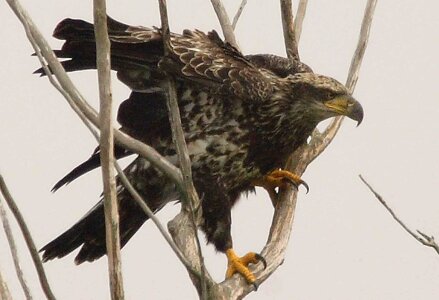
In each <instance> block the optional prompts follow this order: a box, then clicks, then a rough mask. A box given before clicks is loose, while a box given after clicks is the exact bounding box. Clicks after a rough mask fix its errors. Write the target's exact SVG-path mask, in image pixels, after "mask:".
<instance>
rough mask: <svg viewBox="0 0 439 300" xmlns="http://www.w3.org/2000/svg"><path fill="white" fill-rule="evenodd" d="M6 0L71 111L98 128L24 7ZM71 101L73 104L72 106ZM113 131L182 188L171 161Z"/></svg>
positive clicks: (94, 115)
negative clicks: (51, 74)
mask: <svg viewBox="0 0 439 300" xmlns="http://www.w3.org/2000/svg"><path fill="white" fill-rule="evenodd" d="M7 1H8V3H9V5H10V7H11V8H12V10H13V11H14V13H15V14H16V15H17V17H18V19H19V20H20V21H21V23H22V24H23V26H24V29H25V31H26V34H27V37H28V38H29V41H30V42H31V44H32V46H33V47H34V48H36V49H38V50H39V51H37V50H36V53H37V54H41V55H42V56H43V57H44V60H46V61H47V63H48V64H49V66H50V70H51V72H52V73H53V74H54V75H55V77H56V79H57V80H58V84H59V87H60V88H62V89H63V90H64V92H62V95H63V96H65V97H66V100H67V101H69V104H70V105H71V106H72V107H74V106H76V107H77V109H74V110H75V112H78V110H80V111H81V112H82V114H83V115H84V116H85V117H86V118H87V119H89V120H90V121H91V122H92V124H93V125H94V126H96V127H97V128H99V126H100V124H99V117H98V114H97V112H96V111H95V110H94V109H93V107H91V106H90V105H89V104H88V103H87V102H86V101H85V100H84V97H83V96H82V95H81V94H80V92H79V91H78V90H77V89H76V87H75V86H74V84H73V82H72V81H71V80H70V78H69V77H68V75H67V74H66V72H65V71H64V68H63V67H62V65H61V64H60V62H59V61H58V59H57V58H56V56H55V54H54V53H53V51H52V49H51V48H50V46H49V44H48V43H47V41H46V40H45V39H44V37H43V36H42V34H41V33H40V32H39V30H38V28H37V27H36V26H35V24H34V23H33V21H32V19H31V18H30V16H29V14H28V13H27V12H26V11H25V10H24V8H23V7H22V6H21V4H20V3H19V1H18V0H7ZM43 67H44V65H43ZM47 74H50V73H47ZM55 87H56V86H55ZM72 104H74V106H73V105H72ZM113 130H114V139H115V140H116V141H117V143H118V144H120V145H121V146H123V147H124V148H126V149H128V150H131V151H133V152H134V153H137V154H139V155H140V156H142V157H144V158H145V159H147V160H148V161H149V162H151V164H152V165H153V166H154V167H156V168H157V169H159V170H160V171H161V172H163V173H164V174H165V175H166V176H168V177H169V178H170V179H171V180H173V181H174V182H175V183H176V184H177V186H179V187H180V188H183V177H182V175H181V172H180V170H179V169H178V168H177V167H175V166H174V165H173V164H171V163H170V162H169V161H167V160H166V159H165V158H163V157H162V156H161V155H160V154H159V153H158V152H157V151H156V150H155V149H154V148H152V147H150V146H148V145H146V144H144V143H142V142H140V141H138V140H136V139H134V138H132V137H130V136H129V135H127V134H125V133H123V132H120V131H119V130H116V129H113Z"/></svg>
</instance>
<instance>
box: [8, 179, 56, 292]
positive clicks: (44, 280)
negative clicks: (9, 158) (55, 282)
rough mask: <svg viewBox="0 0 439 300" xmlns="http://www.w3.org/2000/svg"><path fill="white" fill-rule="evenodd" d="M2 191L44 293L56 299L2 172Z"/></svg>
mask: <svg viewBox="0 0 439 300" xmlns="http://www.w3.org/2000/svg"><path fill="white" fill-rule="evenodd" d="M0 191H1V193H2V195H3V198H4V199H5V200H6V203H7V204H8V207H9V209H10V210H11V212H12V214H13V215H14V217H15V219H16V220H17V223H18V226H19V227H20V230H21V233H22V234H23V237H24V240H25V241H26V245H27V248H28V249H29V252H30V254H31V257H32V261H33V263H34V265H35V269H36V270H37V274H38V279H39V280H40V284H41V287H42V288H43V291H44V294H45V295H46V297H47V299H49V300H55V296H54V295H53V293H52V290H51V289H50V285H49V282H48V281H47V277H46V273H45V272H44V268H43V264H42V263H41V259H40V256H39V254H38V251H37V248H36V247H35V243H34V240H33V238H32V235H31V233H30V231H29V228H28V227H27V225H26V222H25V221H24V218H23V215H22V214H21V212H20V210H19V209H18V206H17V204H16V203H15V201H14V198H12V195H11V193H10V192H9V189H8V187H7V185H6V182H5V180H4V179H3V176H2V175H1V174H0Z"/></svg>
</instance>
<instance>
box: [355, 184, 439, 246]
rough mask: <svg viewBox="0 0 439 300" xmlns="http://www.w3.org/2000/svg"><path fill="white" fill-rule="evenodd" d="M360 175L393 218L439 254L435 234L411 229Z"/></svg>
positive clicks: (415, 237)
mask: <svg viewBox="0 0 439 300" xmlns="http://www.w3.org/2000/svg"><path fill="white" fill-rule="evenodd" d="M358 177H360V179H361V181H362V182H363V183H364V184H365V185H366V186H367V187H368V188H369V190H370V191H371V192H372V193H373V194H374V195H375V198H377V200H378V201H379V202H380V203H381V204H382V205H383V206H384V208H385V209H386V210H387V211H388V212H389V213H390V215H392V218H393V219H394V220H395V221H396V222H397V223H398V224H399V225H401V227H402V228H404V230H405V231H406V232H407V233H408V234H410V235H411V236H412V237H413V238H414V239H415V240H417V241H418V242H420V243H421V244H422V245H424V246H427V247H431V248H433V249H434V250H435V251H436V253H437V254H439V245H438V244H437V243H436V241H435V240H434V237H433V236H429V235H427V234H425V233H423V232H421V231H419V230H416V231H417V233H418V234H416V233H415V232H414V231H413V230H411V229H410V228H409V227H408V226H407V225H405V223H404V222H403V221H402V220H401V219H400V218H399V217H398V216H397V215H396V213H395V212H394V211H393V209H391V208H390V206H389V205H388V204H387V203H386V201H385V200H384V199H383V197H381V195H380V194H378V193H377V192H376V191H375V190H374V188H372V186H371V185H370V184H369V183H368V182H367V181H366V179H364V178H363V176H361V175H358Z"/></svg>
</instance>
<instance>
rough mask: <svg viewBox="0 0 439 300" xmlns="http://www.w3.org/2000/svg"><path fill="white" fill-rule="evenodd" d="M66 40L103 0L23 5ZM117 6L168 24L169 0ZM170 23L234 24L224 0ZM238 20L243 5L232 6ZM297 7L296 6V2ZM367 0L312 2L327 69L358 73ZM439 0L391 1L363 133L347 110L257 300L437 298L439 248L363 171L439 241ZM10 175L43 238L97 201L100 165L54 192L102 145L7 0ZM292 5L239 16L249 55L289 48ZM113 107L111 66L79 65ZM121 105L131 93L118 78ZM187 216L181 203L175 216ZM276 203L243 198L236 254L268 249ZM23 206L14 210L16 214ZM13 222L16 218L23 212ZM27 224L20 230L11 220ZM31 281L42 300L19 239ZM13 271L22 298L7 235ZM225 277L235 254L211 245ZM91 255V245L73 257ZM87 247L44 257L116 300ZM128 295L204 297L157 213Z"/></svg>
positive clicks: (74, 283)
mask: <svg viewBox="0 0 439 300" xmlns="http://www.w3.org/2000/svg"><path fill="white" fill-rule="evenodd" d="M22 2H23V5H24V6H25V7H26V8H27V9H28V10H29V13H30V15H31V16H32V18H33V19H34V21H35V23H36V24H37V25H38V26H39V27H40V30H41V31H42V32H43V34H44V35H45V36H46V38H47V39H48V40H49V42H50V44H51V45H52V46H53V47H55V48H56V47H59V46H60V44H61V43H60V41H57V40H55V39H53V38H51V33H52V31H53V29H54V27H55V26H56V24H57V23H58V22H59V21H61V20H62V19H64V18H66V17H72V18H81V19H85V20H87V21H91V20H92V6H91V1H55V0H50V1H49V0H48V1H31V0H27V1H22ZM109 2H110V3H108V13H109V14H110V15H111V16H112V17H113V18H116V19H118V20H120V21H122V22H125V23H129V24H133V25H145V26H152V25H159V14H158V7H157V3H156V2H157V1H145V0H143V1H129V3H128V2H127V1H109ZM168 2H169V3H168V6H169V8H168V10H169V13H170V21H171V24H170V25H171V29H172V30H173V31H176V32H181V30H183V29H184V28H190V29H192V28H198V29H200V30H203V31H208V30H210V29H217V30H218V31H220V30H219V26H218V22H217V19H216V17H215V15H214V12H213V9H212V8H211V4H210V1H207V0H204V1H201V0H197V1H195V0H188V1H176V0H174V1H168ZM224 2H225V4H226V6H227V8H228V9H229V14H231V15H233V14H234V12H235V11H236V8H237V6H238V4H239V2H240V1H237V0H234V1H233V0H229V1H224ZM295 2H297V1H295ZM365 3H366V1H365V0H364V1H360V0H356V1H351V0H343V1H329V0H326V1H325V0H311V1H309V6H308V11H307V16H306V19H305V23H304V28H303V33H302V40H301V42H300V54H301V58H302V60H303V61H304V62H306V63H307V64H309V65H310V66H311V67H312V68H313V69H314V71H315V72H317V73H320V74H325V75H328V76H332V77H334V78H336V79H338V80H340V81H342V82H344V81H345V79H346V75H347V71H348V68H349V64H350V61H351V57H352V53H353V51H354V49H355V46H356V42H357V37H358V33H359V29H360V23H361V18H362V14H363V10H364V6H365ZM438 11H439V3H438V2H437V1H432V0H430V1H428V0H427V1H408V0H387V1H379V3H378V5H377V8H376V14H375V18H374V22H373V27H372V33H371V38H370V42H369V47H368V49H367V51H366V56H365V59H364V62H363V66H362V69H361V72H360V79H359V81H358V85H357V88H356V90H355V93H354V96H355V97H356V98H357V100H359V101H360V102H361V103H362V105H363V107H364V111H365V119H364V121H363V123H362V124H361V126H360V127H358V128H356V127H355V123H354V122H352V121H350V120H346V121H345V123H344V124H343V126H342V129H341V130H340V132H339V134H338V136H337V138H336V139H335V141H334V142H333V143H332V144H331V146H330V147H329V148H328V149H327V151H325V152H324V154H323V155H322V156H320V157H319V158H318V159H317V160H316V161H315V162H314V163H313V164H312V165H311V166H310V167H309V169H308V170H307V171H306V172H305V174H304V176H303V178H304V179H305V180H306V181H307V183H308V184H309V185H310V187H311V190H310V193H309V194H307V195H305V193H304V192H303V191H302V192H301V194H300V196H299V202H298V207H297V211H296V218H295V223H294V228H293V232H292V237H291V240H290V244H289V247H288V250H287V253H286V257H285V262H284V264H283V265H282V266H281V267H280V268H279V269H278V270H277V272H276V273H275V274H274V275H273V276H272V277H270V278H269V279H268V280H267V281H266V282H265V283H264V284H262V285H261V287H260V289H259V291H258V292H256V293H252V294H251V295H249V296H248V298H247V299H253V300H257V299H342V300H343V299H346V300H347V299H399V300H408V299H424V300H429V299H437V298H438V296H439V256H438V255H437V254H436V253H435V252H434V251H433V250H432V249H429V248H426V247H424V246H422V245H420V244H419V243H418V242H416V241H415V240H414V239H413V238H412V237H410V236H409V235H408V234H407V233H405V232H404V231H403V230H402V229H401V228H400V227H399V225H397V224H396V223H395V222H394V221H393V220H392V219H391V217H390V215H389V214H388V213H387V212H386V211H385V210H384V208H383V207H382V206H381V205H380V204H379V203H378V201H377V200H375V198H374V197H373V195H372V194H371V193H370V192H369V191H368V190H367V189H366V187H365V186H364V185H363V184H362V183H361V182H360V180H359V179H358V174H363V175H364V176H365V177H366V179H367V180H369V182H370V183H371V184H372V185H373V186H374V187H375V188H376V189H377V191H379V192H380V193H381V194H382V196H383V197H384V198H385V199H386V200H387V202H388V204H389V205H390V206H391V207H393V208H394V210H395V211H396V212H397V213H398V215H399V216H400V217H401V218H402V219H403V220H404V221H405V222H406V223H407V225H409V226H410V227H411V228H413V229H421V230H423V231H424V232H426V233H429V234H432V235H438V236H439V201H438V194H439V192H438V187H439V160H438V159H437V153H439V136H438V132H439V122H438V121H437V118H438V117H437V116H438V115H439V92H438V90H439V89H438V74H439V58H438V53H439V31H438V29H439V18H438V15H437V12H438ZM0 20H1V24H2V30H1V31H0V40H1V41H2V42H1V44H0V55H1V57H2V60H1V61H2V67H1V68H0V82H1V85H0V94H1V95H2V98H1V100H0V103H1V106H0V107H1V108H0V140H1V141H2V145H3V146H2V147H1V148H0V172H1V173H2V175H3V176H4V177H5V179H6V181H7V183H8V184H9V188H10V189H11V192H12V194H13V196H14V197H15V199H16V201H17V203H18V205H19V207H20V208H21V211H22V213H23V214H24V217H25V218H26V220H27V222H28V225H29V227H30V229H31V231H32V234H33V237H34V239H35V242H36V244H37V247H38V248H40V247H42V246H44V245H45V244H46V243H47V242H49V241H51V240H52V239H53V238H55V237H56V236H58V234H60V233H62V232H64V231H65V230H66V229H68V228H69V227H70V226H71V225H73V224H74V223H75V222H76V221H77V220H78V219H79V218H80V217H82V215H83V214H84V213H85V212H86V211H88V209H89V208H91V207H92V206H93V205H94V204H95V203H96V202H97V201H98V200H99V195H100V193H101V189H102V184H101V179H100V172H99V171H94V172H93V173H91V174H89V175H87V176H84V177H83V178H80V179H79V180H77V181H76V182H74V183H72V184H70V185H69V186H67V187H64V188H62V189H61V190H60V191H58V192H57V193H55V194H52V193H51V192H50V189H51V187H52V186H53V184H54V183H55V182H56V181H57V180H58V179H60V178H61V177H62V176H63V175H65V174H66V173H67V172H68V171H70V170H71V169H72V168H73V167H75V166H76V165H77V164H79V163H80V162H82V161H83V160H85V159H86V158H88V157H89V155H90V153H91V151H92V150H93V149H94V147H95V146H96V142H95V140H94V139H93V138H92V136H91V135H90V134H89V132H88V131H87V129H86V128H85V127H84V126H83V125H82V123H81V122H80V121H79V119H78V118H77V117H76V115H75V114H74V113H73V111H72V110H71V109H70V107H69V106H68V105H67V103H66V102H65V100H64V99H63V97H62V96H61V95H60V94H59V93H58V92H57V91H55V90H54V88H52V86H51V85H50V84H49V83H48V81H47V79H46V78H39V77H38V76H36V75H33V74H32V72H33V71H34V70H35V69H36V68H38V67H39V65H38V60H37V59H36V58H35V57H31V56H30V55H31V53H32V52H33V51H32V49H31V46H30V44H29V43H28V41H27V39H26V37H25V35H24V31H23V29H22V26H21V24H20V23H19V22H18V20H17V19H16V17H15V15H13V13H12V11H11V10H10V9H9V7H8V6H7V5H6V2H5V1H1V2H0ZM281 29H282V27H281V21H280V15H279V5H278V1H262V0H248V4H247V7H246V9H245V11H244V13H243V15H242V17H241V20H240V22H239V23H238V26H237V31H236V34H237V38H238V41H239V44H240V46H241V48H242V51H243V52H244V53H245V54H250V53H273V54H278V55H284V46H283V39H282V31H281ZM72 78H73V80H74V81H75V83H77V84H78V88H79V89H80V91H81V92H82V93H83V94H84V95H85V96H86V98H87V99H88V101H89V102H90V103H92V104H93V105H94V106H95V107H97V106H98V97H97V83H96V73H95V72H94V71H87V72H80V73H79V72H78V73H75V74H73V75H72ZM113 94H114V99H115V101H116V104H118V103H120V101H123V100H124V99H126V98H127V97H128V95H129V90H128V89H127V88H126V87H125V86H123V84H121V83H120V82H118V81H117V80H116V78H115V76H114V85H113ZM178 210H179V206H178V205H176V206H172V205H170V206H169V207H167V208H166V209H164V210H163V211H162V212H160V214H159V217H160V219H161V220H162V222H163V223H165V224H166V222H167V221H168V220H170V219H171V218H172V217H173V216H174V215H175V214H176V213H177V212H178ZM272 214H273V209H272V207H271V203H270V200H269V198H268V197H267V194H266V193H265V191H263V190H257V193H256V195H251V196H250V197H248V199H247V198H245V197H243V198H242V200H241V201H240V202H239V203H238V205H237V206H236V207H235V209H234V210H233V225H232V235H233V238H234V245H235V249H236V251H237V252H238V253H240V254H244V253H246V252H248V251H257V252H258V251H260V250H261V249H262V247H263V245H264V243H265V241H266V238H267V234H268V230H269V226H270V222H271V218H272ZM9 215H10V214H9ZM11 219H12V217H11ZM12 223H13V224H12V225H13V227H14V229H15V232H17V233H18V231H17V226H16V224H15V222H12ZM17 239H18V240H19V241H18V246H19V251H20V254H21V258H22V264H23V265H24V271H25V273H26V275H27V280H28V282H29V284H30V286H31V288H32V290H33V291H34V294H35V298H36V299H41V298H42V297H43V294H42V293H41V290H40V287H39V283H38V280H37V277H36V273H35V271H34V269H33V267H32V264H31V260H30V258H29V255H28V253H27V250H26V248H25V246H24V243H23V242H22V240H21V238H19V235H18V234H17ZM0 245H2V246H1V247H0V270H1V272H2V274H3V275H4V276H5V278H6V280H7V282H8V284H9V287H10V289H11V292H12V294H13V296H14V297H15V298H14V299H23V298H24V296H23V293H22V291H21V289H20V286H19V284H18V280H17V279H16V277H15V273H14V270H13V265H12V259H11V257H10V253H9V250H8V247H7V242H6V238H5V236H4V233H3V231H1V232H0ZM204 253H205V255H206V260H207V266H208V269H209V271H210V272H211V274H212V275H213V276H214V278H215V279H216V280H222V279H223V277H224V272H225V268H226V258H225V256H224V255H222V254H215V251H214V250H213V247H212V246H207V247H205V249H204ZM74 254H76V252H75V253H74ZM73 258H74V255H69V256H67V257H65V258H63V259H61V260H55V261H51V262H49V263H46V264H45V267H46V272H47V275H48V278H49V281H50V283H51V285H52V288H53V291H54V293H55V296H57V298H58V299H63V300H64V299H108V298H109V289H108V275H107V265H106V261H107V260H106V258H103V259H100V260H99V261H96V262H94V263H91V264H90V263H85V264H83V265H81V266H76V265H75V264H74V263H73ZM122 259H123V261H122V264H123V271H124V284H125V293H126V298H127V299H160V300H161V299H195V298H196V292H195V289H194V288H193V286H192V284H191V282H190V280H189V278H188V275H187V273H186V271H185V269H184V268H183V267H182V265H181V264H180V263H179V261H178V260H177V258H176V257H175V255H174V253H173V252H172V251H171V250H170V249H169V247H168V246H167V244H166V243H165V241H164V240H163V238H162V237H161V236H160V234H159V233H158V231H157V229H156V228H155V227H154V225H153V224H152V223H151V222H147V223H146V224H145V225H144V226H143V227H142V229H141V230H140V231H139V232H138V233H137V234H136V235H135V236H134V238H133V239H132V240H131V241H130V242H129V243H128V244H127V246H126V247H125V248H124V249H123V251H122Z"/></svg>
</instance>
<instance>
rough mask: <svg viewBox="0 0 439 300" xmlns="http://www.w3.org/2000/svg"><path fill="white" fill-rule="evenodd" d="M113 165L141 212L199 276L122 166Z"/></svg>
mask: <svg viewBox="0 0 439 300" xmlns="http://www.w3.org/2000/svg"><path fill="white" fill-rule="evenodd" d="M114 166H115V168H116V171H117V173H118V175H119V178H120V181H121V182H122V184H123V185H124V186H125V188H126V189H127V190H128V192H129V193H130V194H131V196H133V199H134V201H136V203H137V205H139V206H140V208H141V209H142V210H143V212H144V213H145V214H146V215H147V216H148V218H149V219H151V221H152V222H153V223H154V224H155V225H156V227H157V229H158V230H159V231H160V233H161V234H162V236H163V237H164V238H165V240H166V242H167V243H168V244H169V247H171V249H172V250H173V251H174V253H175V255H177V257H178V259H179V260H180V262H181V263H182V264H183V265H184V266H185V267H186V269H188V270H189V271H190V272H191V273H192V274H193V275H195V276H198V277H200V276H201V275H200V273H199V272H198V271H197V270H196V269H194V268H193V267H192V265H191V264H190V263H189V262H188V260H187V259H186V257H185V256H184V255H183V253H182V252H181V251H180V249H179V248H178V246H177V245H176V244H175V243H174V241H173V240H172V238H171V236H170V235H169V233H168V232H167V231H166V229H165V227H164V226H163V225H162V224H161V223H160V220H159V219H158V218H157V217H156V215H155V214H154V212H153V211H152V210H151V209H150V208H149V206H148V205H147V204H146V202H145V200H143V199H142V196H140V194H139V193H138V192H137V191H136V189H135V188H134V187H133V185H132V184H131V183H130V181H129V179H128V178H127V176H126V175H125V173H124V172H123V170H122V168H121V167H120V166H119V164H118V163H117V162H116V161H115V162H114Z"/></svg>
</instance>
